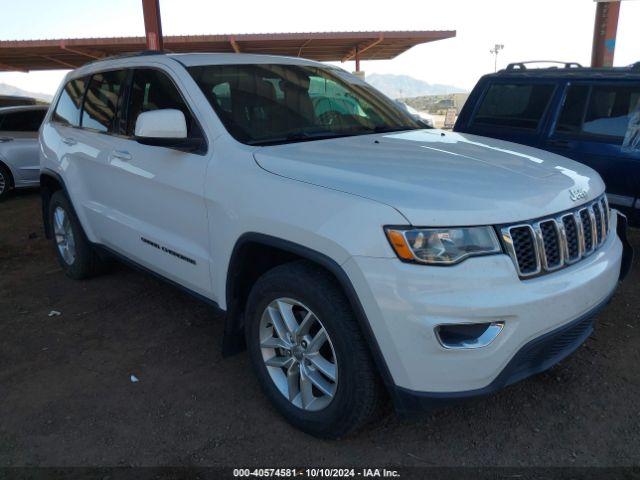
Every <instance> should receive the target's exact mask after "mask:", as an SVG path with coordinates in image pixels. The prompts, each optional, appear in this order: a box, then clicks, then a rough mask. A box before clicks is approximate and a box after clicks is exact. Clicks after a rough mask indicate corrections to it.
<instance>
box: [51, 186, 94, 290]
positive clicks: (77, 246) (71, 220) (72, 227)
mask: <svg viewBox="0 0 640 480" xmlns="http://www.w3.org/2000/svg"><path fill="white" fill-rule="evenodd" d="M49 225H51V230H52V233H53V245H54V247H55V250H56V255H57V257H58V262H59V263H60V266H61V267H62V270H63V271H64V273H65V274H66V275H67V276H68V277H70V278H73V279H75V280H81V279H83V278H89V277H92V276H94V275H96V274H98V273H100V272H101V271H102V269H103V262H102V261H101V259H100V258H99V256H98V254H97V253H96V252H95V250H94V248H93V247H92V245H91V243H90V242H89V240H88V239H87V236H86V235H85V233H84V230H83V229H82V225H80V222H79V221H78V217H76V215H75V212H74V211H73V208H72V207H71V203H70V202H69V199H68V198H67V196H66V195H65V194H64V192H62V191H61V190H59V191H57V192H55V193H54V194H53V195H52V196H51V200H50V201H49Z"/></svg>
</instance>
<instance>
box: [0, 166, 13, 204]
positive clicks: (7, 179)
mask: <svg viewBox="0 0 640 480" xmlns="http://www.w3.org/2000/svg"><path fill="white" fill-rule="evenodd" d="M0 175H2V177H3V178H4V190H3V191H2V192H1V193H0V200H4V199H5V198H7V195H9V192H10V191H11V188H12V186H11V174H10V173H9V172H8V171H7V169H6V168H5V167H4V166H3V165H0Z"/></svg>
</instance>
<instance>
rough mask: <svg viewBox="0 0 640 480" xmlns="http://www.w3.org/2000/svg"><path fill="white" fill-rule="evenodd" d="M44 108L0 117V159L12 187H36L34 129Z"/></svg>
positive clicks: (43, 112)
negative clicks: (9, 170) (8, 169)
mask: <svg viewBox="0 0 640 480" xmlns="http://www.w3.org/2000/svg"><path fill="white" fill-rule="evenodd" d="M46 113H47V111H46V109H44V108H37V109H20V110H14V111H10V112H8V113H4V114H0V157H2V160H3V161H4V163H6V164H7V165H8V166H9V168H10V169H11V173H12V174H13V180H14V184H15V186H16V187H28V186H34V185H38V183H39V181H40V179H39V177H40V161H39V157H38V129H39V128H40V124H42V120H43V119H44V116H45V114H46Z"/></svg>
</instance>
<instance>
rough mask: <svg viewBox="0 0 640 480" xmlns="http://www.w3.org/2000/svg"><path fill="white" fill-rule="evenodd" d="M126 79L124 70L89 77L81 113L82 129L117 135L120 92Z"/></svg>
mask: <svg viewBox="0 0 640 480" xmlns="http://www.w3.org/2000/svg"><path fill="white" fill-rule="evenodd" d="M126 77H127V72H126V71H125V70H116V71H112V72H103V73H97V74H95V75H94V76H93V77H91V81H90V82H89V87H88V89H87V94H86V96H85V100H84V108H83V111H82V121H81V125H82V127H83V128H90V129H92V130H96V131H98V132H105V133H113V132H116V133H119V132H117V130H118V129H117V126H116V116H117V111H118V100H119V98H120V91H121V90H122V88H123V85H124V83H125V81H126Z"/></svg>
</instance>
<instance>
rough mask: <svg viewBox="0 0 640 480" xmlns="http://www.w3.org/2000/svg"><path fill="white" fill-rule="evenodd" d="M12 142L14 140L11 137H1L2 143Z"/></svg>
mask: <svg viewBox="0 0 640 480" xmlns="http://www.w3.org/2000/svg"><path fill="white" fill-rule="evenodd" d="M11 140H13V138H11V137H0V143H4V142H10V141H11Z"/></svg>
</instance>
